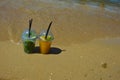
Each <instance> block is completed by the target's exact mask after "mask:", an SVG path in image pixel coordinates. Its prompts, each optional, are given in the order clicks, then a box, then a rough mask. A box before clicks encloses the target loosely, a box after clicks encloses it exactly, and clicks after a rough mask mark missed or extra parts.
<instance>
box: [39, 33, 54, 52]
mask: <svg viewBox="0 0 120 80" xmlns="http://www.w3.org/2000/svg"><path fill="white" fill-rule="evenodd" d="M52 40H53V36H52V35H48V36H47V38H45V36H44V35H41V36H40V39H39V46H40V52H41V53H43V54H47V53H49V51H50V47H51V43H52Z"/></svg>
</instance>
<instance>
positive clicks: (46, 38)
mask: <svg viewBox="0 0 120 80" xmlns="http://www.w3.org/2000/svg"><path fill="white" fill-rule="evenodd" d="M51 24H52V21H51V22H50V24H49V26H48V29H47V32H46V35H45V39H47V36H48V33H49V30H50V27H51Z"/></svg>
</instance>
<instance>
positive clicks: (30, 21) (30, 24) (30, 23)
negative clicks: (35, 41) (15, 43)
mask: <svg viewBox="0 0 120 80" xmlns="http://www.w3.org/2000/svg"><path fill="white" fill-rule="evenodd" d="M32 21H33V19H31V20H29V35H28V37H29V38H30V31H31V26H32Z"/></svg>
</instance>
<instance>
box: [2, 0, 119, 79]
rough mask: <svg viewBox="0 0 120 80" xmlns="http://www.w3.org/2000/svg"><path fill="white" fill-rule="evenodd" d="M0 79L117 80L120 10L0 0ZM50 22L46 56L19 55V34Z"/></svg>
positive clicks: (37, 54)
mask: <svg viewBox="0 0 120 80" xmlns="http://www.w3.org/2000/svg"><path fill="white" fill-rule="evenodd" d="M0 4H1V5H0V28H1V29H0V45H1V46H0V80H119V79H120V62H119V61H120V22H119V21H120V13H119V12H120V11H119V10H118V11H116V12H114V11H112V12H111V11H109V10H106V9H104V8H99V7H98V8H93V7H90V6H88V5H74V6H71V5H67V6H65V7H63V6H61V4H62V3H61V4H53V3H47V2H39V1H38V0H35V1H34V0H21V1H20V0H19V1H16V0H11V1H10V0H1V1H0ZM30 18H33V25H32V28H34V29H35V30H36V32H37V33H38V34H39V32H40V31H41V30H42V29H46V28H47V26H48V24H49V22H50V21H53V25H52V28H51V31H52V32H53V34H54V36H55V40H54V41H53V44H52V48H51V52H50V54H47V55H43V54H40V53H39V47H38V41H37V42H36V46H37V48H36V50H35V52H34V53H33V54H26V53H25V52H24V51H23V45H22V41H21V34H22V32H23V30H24V29H26V28H28V20H29V19H30Z"/></svg>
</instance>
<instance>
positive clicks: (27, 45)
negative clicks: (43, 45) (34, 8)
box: [22, 30, 37, 53]
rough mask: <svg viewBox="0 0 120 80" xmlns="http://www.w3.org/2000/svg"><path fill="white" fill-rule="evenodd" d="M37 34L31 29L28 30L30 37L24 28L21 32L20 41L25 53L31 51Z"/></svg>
mask: <svg viewBox="0 0 120 80" xmlns="http://www.w3.org/2000/svg"><path fill="white" fill-rule="evenodd" d="M36 38H37V35H36V32H35V31H33V30H31V31H30V37H29V32H28V30H25V31H24V32H23V34H22V41H23V46H24V51H25V52H26V53H32V52H33V50H34V48H35V41H36Z"/></svg>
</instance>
